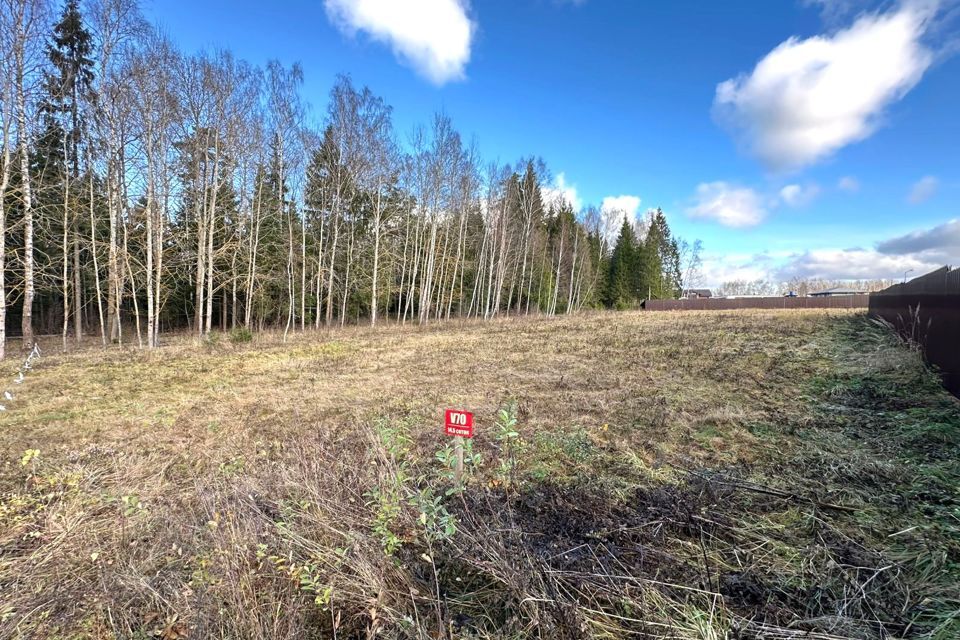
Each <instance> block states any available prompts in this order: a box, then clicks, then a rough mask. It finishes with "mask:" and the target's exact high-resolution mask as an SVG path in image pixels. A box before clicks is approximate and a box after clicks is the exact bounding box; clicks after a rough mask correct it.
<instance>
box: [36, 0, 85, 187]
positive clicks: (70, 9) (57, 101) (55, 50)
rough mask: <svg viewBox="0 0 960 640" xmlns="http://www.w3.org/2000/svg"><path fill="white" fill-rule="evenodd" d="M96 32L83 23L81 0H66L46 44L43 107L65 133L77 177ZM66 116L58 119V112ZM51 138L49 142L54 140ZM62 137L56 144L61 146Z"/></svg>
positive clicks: (73, 171) (71, 164)
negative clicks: (48, 62) (45, 93)
mask: <svg viewBox="0 0 960 640" xmlns="http://www.w3.org/2000/svg"><path fill="white" fill-rule="evenodd" d="M92 55H93V36H92V35H91V34H90V32H89V31H88V30H87V29H86V27H84V26H83V17H82V15H81V14H80V3H79V0H67V4H66V5H65V6H64V8H63V13H62V14H61V16H60V21H59V22H57V24H56V25H54V27H53V37H52V42H51V43H50V45H49V46H48V47H47V57H48V58H49V59H50V65H51V70H50V71H49V72H48V73H47V74H46V78H45V80H46V87H47V96H46V99H45V100H44V105H43V110H44V112H45V113H47V114H49V115H50V116H52V118H51V121H50V122H49V125H50V126H53V127H57V128H58V129H59V132H60V135H63V136H66V147H67V153H68V155H69V157H68V158H67V161H68V163H69V166H70V170H71V172H72V175H73V176H74V177H77V176H78V175H79V174H80V170H79V164H80V151H79V149H80V145H81V143H82V141H83V128H84V121H83V113H82V107H81V104H82V102H83V101H91V99H92V96H93V58H92ZM57 115H59V116H62V117H64V118H65V122H64V123H63V124H60V123H56V122H55V120H56V116H57ZM52 143H53V141H52V140H50V141H49V142H48V144H52ZM59 143H60V139H59V138H57V139H56V144H57V146H58V147H59V146H60V144H59Z"/></svg>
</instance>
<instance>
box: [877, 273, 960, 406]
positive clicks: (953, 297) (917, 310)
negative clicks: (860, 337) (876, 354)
mask: <svg viewBox="0 0 960 640" xmlns="http://www.w3.org/2000/svg"><path fill="white" fill-rule="evenodd" d="M870 315H871V316H872V317H875V318H882V319H883V320H885V321H887V322H889V323H890V324H892V325H893V326H894V328H895V329H896V330H897V331H898V332H899V333H900V334H901V335H903V336H904V337H906V338H909V339H911V340H913V341H915V342H916V343H918V344H919V345H920V346H921V347H922V348H923V352H924V355H925V357H926V359H927V361H928V362H929V363H930V364H933V365H936V366H937V367H938V368H939V369H940V372H941V375H942V377H943V382H944V384H945V385H946V387H947V389H949V390H950V391H951V392H952V393H953V394H955V395H960V268H958V269H951V268H950V267H943V268H942V269H937V270H936V271H933V272H931V273H928V274H926V275H924V276H920V277H919V278H914V279H913V280H911V281H910V282H905V283H903V284H895V285H893V286H892V287H888V288H887V289H884V290H883V291H878V292H877V293H874V294H873V295H871V296H870Z"/></svg>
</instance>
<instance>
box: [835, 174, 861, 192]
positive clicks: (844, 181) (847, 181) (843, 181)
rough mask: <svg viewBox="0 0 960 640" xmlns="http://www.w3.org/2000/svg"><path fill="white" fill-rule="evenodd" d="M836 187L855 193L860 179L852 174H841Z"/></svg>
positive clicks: (858, 187) (858, 189)
mask: <svg viewBox="0 0 960 640" xmlns="http://www.w3.org/2000/svg"><path fill="white" fill-rule="evenodd" d="M837 189H840V191H845V192H846V193H856V192H857V191H860V181H859V180H857V179H856V178H854V177H853V176H843V177H842V178H840V179H839V180H837Z"/></svg>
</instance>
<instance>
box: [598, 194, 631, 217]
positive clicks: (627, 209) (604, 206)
mask: <svg viewBox="0 0 960 640" xmlns="http://www.w3.org/2000/svg"><path fill="white" fill-rule="evenodd" d="M600 211H601V213H603V214H604V215H608V214H609V215H613V214H619V215H620V217H621V218H622V217H623V214H626V215H627V217H628V218H630V219H631V220H633V219H634V218H636V217H637V214H638V213H640V197H639V196H630V195H622V196H607V197H605V198H604V199H603V202H601V203H600Z"/></svg>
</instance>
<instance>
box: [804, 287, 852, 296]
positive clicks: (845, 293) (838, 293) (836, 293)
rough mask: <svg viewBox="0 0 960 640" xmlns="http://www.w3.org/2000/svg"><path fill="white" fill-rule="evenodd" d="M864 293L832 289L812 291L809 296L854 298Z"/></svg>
mask: <svg viewBox="0 0 960 640" xmlns="http://www.w3.org/2000/svg"><path fill="white" fill-rule="evenodd" d="M864 293H866V291H860V290H858V289H846V288H844V287H833V288H832V289H824V290H823V291H814V292H813V293H811V294H810V295H812V296H855V295H862V294H864Z"/></svg>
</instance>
